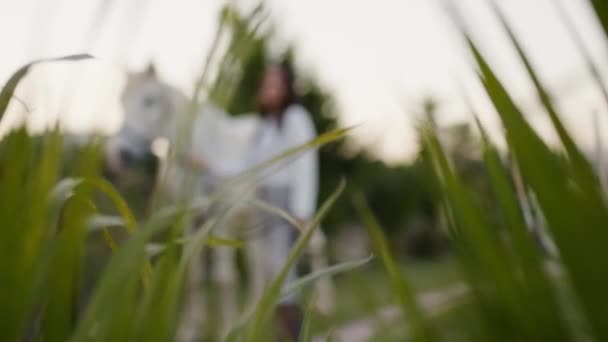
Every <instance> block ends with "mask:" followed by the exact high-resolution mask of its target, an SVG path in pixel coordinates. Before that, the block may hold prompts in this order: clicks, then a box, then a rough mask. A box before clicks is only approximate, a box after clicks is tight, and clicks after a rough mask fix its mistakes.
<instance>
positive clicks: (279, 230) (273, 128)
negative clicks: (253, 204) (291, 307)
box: [211, 105, 319, 303]
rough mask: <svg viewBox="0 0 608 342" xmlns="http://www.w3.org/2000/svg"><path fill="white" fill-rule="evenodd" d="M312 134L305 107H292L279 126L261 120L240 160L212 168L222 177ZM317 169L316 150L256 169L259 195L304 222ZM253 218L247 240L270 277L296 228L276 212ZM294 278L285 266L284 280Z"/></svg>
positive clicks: (314, 189) (284, 256)
mask: <svg viewBox="0 0 608 342" xmlns="http://www.w3.org/2000/svg"><path fill="white" fill-rule="evenodd" d="M315 137H316V131H315V128H314V124H313V122H312V119H311V117H310V114H309V113H308V112H307V111H306V109H304V107H302V106H299V105H292V106H290V107H288V108H287V109H286V110H285V113H284V114H283V118H282V122H281V123H280V124H279V123H278V122H277V121H276V120H274V119H271V118H264V119H262V120H260V122H259V123H258V126H257V128H256V131H255V133H254V134H253V135H252V137H251V138H250V140H251V141H250V145H249V147H248V149H247V153H246V158H243V159H242V160H241V161H240V162H235V161H234V160H229V159H226V160H224V162H223V163H215V165H214V167H215V168H214V169H212V170H211V171H212V172H213V173H215V174H217V175H222V176H229V175H236V174H239V173H241V172H245V171H246V170H248V169H249V168H251V167H253V166H256V165H259V164H261V163H264V162H265V161H268V160H270V159H272V158H274V157H276V156H278V155H280V154H281V153H283V152H285V151H286V150H288V149H290V148H293V147H297V146H300V145H303V144H305V143H307V142H309V141H311V140H313V139H314V138H315ZM318 172H319V169H318V155H317V150H316V149H311V150H307V151H306V152H304V153H299V154H297V155H295V156H294V157H290V158H286V159H285V160H283V161H280V162H279V163H277V164H276V165H274V166H272V167H270V168H268V169H266V170H264V171H263V172H261V173H260V175H259V178H258V179H257V180H256V181H257V185H258V195H259V198H260V199H262V200H264V201H265V202H267V203H269V204H271V205H273V206H276V207H279V208H281V209H283V210H285V211H287V212H288V213H289V214H291V215H293V216H294V217H295V218H297V219H300V220H309V219H311V218H312V217H313V215H314V213H315V210H316V200H317V193H318ZM258 217H259V218H260V222H259V223H260V224H261V229H257V230H256V231H257V233H256V234H255V235H254V238H253V239H252V240H253V241H250V243H251V244H255V245H257V246H260V247H258V248H262V249H264V250H263V251H261V253H256V254H257V255H261V256H262V257H263V258H264V260H260V261H259V262H260V264H261V265H264V269H265V272H264V273H265V276H266V279H268V280H270V279H272V278H273V277H274V276H276V275H277V274H278V273H279V272H280V270H281V267H282V266H283V264H284V263H285V261H286V260H287V257H288V255H289V251H290V249H291V247H292V245H293V242H294V238H295V237H296V234H295V233H296V232H295V229H294V227H292V226H291V225H290V224H289V223H288V222H287V221H285V220H283V219H281V218H279V217H277V216H276V215H271V214H268V213H260V215H259V216H258ZM296 279H297V273H296V270H295V268H294V269H292V270H290V272H289V274H288V276H287V281H286V283H289V282H292V281H294V280H296ZM295 300H297V295H291V296H289V297H287V298H284V299H283V300H282V303H290V302H294V301H295Z"/></svg>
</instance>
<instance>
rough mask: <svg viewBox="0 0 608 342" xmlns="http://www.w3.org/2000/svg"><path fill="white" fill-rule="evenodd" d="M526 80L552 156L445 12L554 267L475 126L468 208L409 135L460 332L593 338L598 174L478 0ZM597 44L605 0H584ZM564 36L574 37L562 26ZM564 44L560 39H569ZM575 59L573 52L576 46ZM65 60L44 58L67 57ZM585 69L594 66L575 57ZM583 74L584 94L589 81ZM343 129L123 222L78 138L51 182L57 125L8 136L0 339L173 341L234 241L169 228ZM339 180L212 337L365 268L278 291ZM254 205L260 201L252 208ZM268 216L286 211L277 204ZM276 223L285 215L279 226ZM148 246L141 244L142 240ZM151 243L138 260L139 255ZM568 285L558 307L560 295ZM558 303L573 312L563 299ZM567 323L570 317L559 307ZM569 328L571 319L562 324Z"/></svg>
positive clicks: (377, 234) (495, 337) (262, 334)
mask: <svg viewBox="0 0 608 342" xmlns="http://www.w3.org/2000/svg"><path fill="white" fill-rule="evenodd" d="M489 4H490V6H491V8H492V9H493V10H494V13H495V15H496V19H497V20H498V21H499V22H500V23H501V25H502V27H503V28H504V31H505V33H506V35H507V36H508V38H509V39H510V42H511V43H512V46H513V48H514V50H515V51H516V52H517V55H518V57H519V59H520V61H521V63H522V67H523V69H524V70H525V71H526V72H527V75H528V76H529V78H530V82H531V84H532V85H533V86H534V89H535V91H536V93H537V95H538V99H539V102H540V103H541V104H542V105H543V108H544V110H545V112H546V113H547V115H548V116H549V119H550V122H551V124H552V125H553V127H554V129H555V130H556V132H557V134H558V137H559V139H560V142H561V144H562V147H563V150H562V151H560V152H555V151H553V150H552V149H551V148H550V147H549V146H548V145H547V144H546V142H544V141H543V140H542V139H541V138H540V137H539V135H538V134H537V133H536V132H535V131H534V130H533V129H532V127H531V125H530V124H529V123H528V121H527V119H526V114H525V113H524V112H523V111H522V110H521V109H520V108H519V107H518V106H517V105H516V104H515V101H513V99H512V97H511V96H510V94H509V93H508V91H507V90H506V89H505V87H504V86H503V85H502V83H501V81H500V79H499V78H498V77H497V76H496V73H495V71H494V69H493V68H492V66H491V64H490V62H489V61H488V60H487V59H486V57H485V55H484V54H483V53H482V52H481V51H480V50H479V49H478V47H477V44H476V43H475V41H474V40H473V39H472V38H471V35H470V34H469V33H468V31H467V29H466V28H465V26H464V25H463V24H462V21H461V19H460V17H459V16H458V14H457V13H455V12H450V13H451V15H452V17H453V18H454V19H455V22H456V27H457V29H458V30H459V31H460V32H461V34H462V37H463V39H464V42H465V43H466V46H467V49H469V51H470V53H471V56H472V61H473V64H474V66H475V68H476V70H477V72H478V75H479V81H480V83H481V85H482V86H483V88H484V89H485V92H486V94H487V96H488V98H489V100H490V101H491V103H492V104H493V105H494V107H495V109H496V112H497V113H498V116H499V118H500V120H501V123H502V125H503V128H504V131H505V134H506V139H507V142H508V147H509V154H510V155H512V156H513V158H514V161H515V162H516V165H517V166H518V167H519V170H520V172H521V175H522V178H523V181H524V185H525V187H526V188H527V189H528V190H530V191H531V192H533V193H534V194H535V195H536V197H537V198H538V203H539V206H540V209H541V210H542V213H543V215H544V216H545V217H546V221H547V228H548V229H549V231H550V234H551V236H552V237H553V239H554V240H555V243H556V245H557V247H558V249H559V252H560V256H559V259H558V260H557V262H558V263H559V264H560V265H561V266H562V267H563V269H564V270H565V271H566V277H564V278H560V277H558V276H555V275H553V274H552V273H550V272H548V271H547V270H546V267H545V265H546V262H545V261H546V260H545V258H544V256H543V255H542V254H541V253H540V251H539V250H538V248H537V246H536V245H535V242H534V239H533V237H532V236H531V234H530V232H529V230H528V228H527V226H526V222H525V220H524V217H523V215H522V211H521V208H520V204H519V202H518V199H517V196H516V193H515V190H514V186H513V184H512V183H511V181H510V179H509V177H508V167H506V166H505V165H504V164H503V162H502V159H501V156H500V153H499V151H498V150H497V148H496V147H495V146H494V145H493V144H492V142H491V141H490V139H488V137H487V135H486V133H485V130H484V127H483V126H482V125H481V124H479V123H478V126H479V130H480V133H481V137H482V139H481V142H480V144H481V145H482V147H483V159H484V163H485V167H486V172H487V173H488V175H489V176H490V179H491V183H492V187H493V191H494V196H493V198H484V199H480V198H479V197H478V195H477V194H476V193H474V192H473V190H472V189H470V188H469V187H468V186H467V185H466V184H465V182H464V181H463V180H462V179H461V177H460V176H459V173H458V170H455V168H454V167H453V165H452V164H451V162H450V159H449V156H447V155H446V153H445V151H444V149H443V148H442V145H441V142H440V137H438V136H437V132H436V131H434V128H433V126H431V125H429V126H427V127H424V128H423V129H422V131H421V134H422V135H423V138H424V139H423V141H424V143H425V144H426V148H427V150H428V151H429V156H430V159H431V162H432V165H433V170H434V172H435V176H436V178H437V181H438V184H440V187H441V189H442V196H443V197H442V198H443V204H444V207H443V208H444V214H445V216H446V217H447V222H448V226H449V232H448V233H449V236H450V238H451V241H452V244H453V247H454V250H455V253H456V256H457V259H458V261H459V265H460V267H461V269H462V270H463V271H464V272H463V273H464V274H465V275H466V282H467V284H468V286H469V287H470V288H471V290H472V291H471V293H472V295H471V296H470V298H468V304H470V307H471V308H472V309H473V310H475V311H477V312H478V313H480V315H477V316H475V317H479V320H476V321H474V322H469V324H471V325H470V326H467V325H465V326H463V327H462V329H463V330H467V329H472V327H473V326H475V327H476V329H478V328H479V327H481V329H480V330H481V334H482V335H483V337H484V339H485V340H489V341H503V340H504V341H514V340H517V341H519V340H524V341H545V340H550V341H566V340H581V339H586V340H593V341H604V340H608V324H607V323H608V301H606V300H605V295H606V294H605V291H606V289H608V276H607V275H606V274H605V273H604V270H605V269H608V248H606V246H608V231H607V230H606V227H605V225H606V222H608V205H607V203H606V201H605V198H604V193H602V191H601V187H600V183H599V181H598V177H597V175H596V173H595V171H594V170H593V168H592V167H591V163H589V161H587V160H586V159H585V157H584V156H583V154H582V153H581V151H580V148H579V147H578V145H577V144H576V143H575V141H574V139H573V138H572V136H571V135H570V133H569V132H568V130H567V128H566V127H565V125H564V124H563V123H562V120H561V118H560V113H559V112H558V109H557V107H556V106H555V104H554V102H553V100H552V98H551V96H550V94H549V92H548V91H547V88H546V87H545V85H544V84H543V82H542V80H541V78H540V77H539V76H538V75H537V72H536V69H535V67H534V66H533V65H532V63H531V62H530V60H529V58H528V57H527V53H526V51H525V50H524V49H523V48H522V47H521V44H520V43H519V40H518V38H517V37H516V35H515V34H514V33H513V32H512V30H511V29H510V25H509V23H508V22H507V20H506V18H505V17H504V16H503V15H502V12H501V11H500V8H499V7H498V6H496V4H495V3H494V2H489ZM589 4H590V8H591V9H593V10H594V13H596V15H597V18H598V20H597V22H598V24H599V25H601V26H602V28H603V29H604V31H605V32H606V38H607V39H606V41H608V9H607V8H606V5H605V1H600V0H597V1H596V0H592V1H589ZM572 30H574V29H573V28H572ZM573 36H574V37H577V35H576V34H574V35H573ZM581 52H582V53H583V56H586V52H585V51H581ZM82 58H86V56H81V55H79V56H70V57H65V58H61V59H56V60H47V61H45V62H48V61H62V60H78V59H82ZM585 63H587V66H588V69H589V70H590V71H591V72H592V73H595V74H597V70H598V69H597V67H595V66H594V65H593V61H591V59H589V58H586V60H585ZM31 65H32V64H28V65H26V66H24V67H23V68H21V69H19V70H18V71H17V72H16V73H15V74H14V75H13V76H12V77H11V78H10V79H9V81H8V82H7V84H6V85H5V86H4V88H3V89H2V92H0V120H1V119H2V117H3V114H4V112H5V111H6V108H7V107H8V103H9V101H10V100H11V98H12V96H13V93H14V91H15V89H16V87H17V85H18V83H19V81H20V80H21V79H22V78H23V77H24V76H25V75H26V74H27V72H28V70H29V68H30V67H31ZM597 76H598V75H594V77H596V82H599V83H598V87H599V88H600V89H599V90H600V91H605V90H604V89H603V88H602V86H601V78H600V77H597ZM346 133H347V130H339V131H336V132H329V133H327V134H324V135H322V136H320V137H319V138H317V139H315V140H314V141H312V142H310V143H308V144H305V145H303V146H300V147H297V148H294V149H292V150H290V151H287V152H286V153H285V154H283V155H281V156H279V157H277V158H276V159H273V160H271V161H268V162H267V163H264V164H262V165H260V166H258V167H256V168H254V169H253V170H251V171H250V172H248V173H246V174H244V175H242V176H241V177H239V178H237V179H235V180H233V181H232V182H229V183H227V184H226V185H225V186H224V187H222V188H221V189H220V190H219V191H218V193H217V194H216V195H214V196H211V198H210V199H209V201H208V202H205V203H202V204H192V203H181V204H179V205H174V206H169V207H163V208H161V209H159V210H158V211H156V212H154V213H153V214H152V215H151V216H150V217H148V218H146V219H145V220H144V221H143V222H137V221H136V219H135V218H134V215H133V214H132V213H131V211H130V209H129V207H128V205H127V204H126V202H125V201H124V199H123V198H122V197H121V196H120V195H119V194H118V193H117V192H116V190H115V189H113V187H112V186H111V185H110V184H109V183H107V182H105V181H103V180H100V178H99V177H100V175H99V170H100V166H99V165H100V162H101V154H100V146H99V145H97V144H91V145H90V146H88V147H86V148H85V149H84V150H83V152H82V153H81V154H80V155H79V157H78V160H77V161H76V165H75V167H74V169H73V171H72V174H70V175H68V176H69V177H70V178H64V176H63V175H61V174H60V172H59V170H60V167H61V165H60V163H61V156H62V149H63V141H62V135H61V133H60V132H59V131H58V130H53V131H51V132H49V133H48V134H47V135H46V136H45V138H44V141H43V144H42V145H37V144H35V143H34V141H33V140H32V138H31V137H29V136H28V134H27V132H26V131H25V129H18V130H14V131H13V132H11V133H9V134H8V135H7V136H6V137H5V138H4V139H3V140H2V141H1V142H0V225H1V227H0V284H1V287H0V303H1V307H0V340H1V341H20V340H23V339H30V340H44V341H65V340H72V341H85V340H86V341H89V340H91V341H157V340H158V341H170V340H174V339H175V335H176V329H177V326H178V320H179V313H180V309H181V300H180V299H181V298H180V297H181V289H182V287H183V285H184V284H183V282H184V278H185V272H186V271H187V265H188V263H189V262H190V260H191V259H192V258H193V257H194V256H195V255H197V254H198V253H200V251H201V249H203V248H207V247H209V246H214V245H222V246H233V247H235V246H236V247H238V246H239V245H240V243H239V242H234V241H223V240H221V239H216V238H214V237H213V235H212V233H213V229H214V228H215V226H216V225H217V222H218V221H221V220H222V219H223V218H224V217H225V216H226V215H230V214H231V208H232V206H231V205H224V206H222V208H224V210H222V211H221V212H220V213H218V214H216V216H213V217H210V218H209V219H208V220H207V221H206V222H205V224H203V226H201V227H200V228H199V229H197V230H195V231H194V233H193V234H192V235H191V236H188V237H186V238H183V233H184V231H185V229H186V227H188V226H189V225H191V224H192V222H193V216H194V214H195V213H197V212H198V211H199V210H202V209H204V208H205V207H207V206H209V205H211V204H213V203H215V202H218V201H220V202H221V201H222V200H223V191H224V190H225V189H228V188H230V187H232V186H235V184H239V183H240V182H242V181H244V180H249V179H251V177H254V176H255V175H257V174H259V172H261V171H262V170H264V169H265V168H267V167H269V166H271V165H273V164H275V163H278V162H280V161H282V160H284V159H286V158H289V157H292V156H293V155H295V154H298V153H302V152H303V151H306V150H307V149H310V148H315V147H319V146H321V145H323V144H326V143H330V142H331V141H334V140H336V139H339V138H341V137H342V136H343V135H345V134H346ZM344 186H345V185H344V184H341V185H340V187H339V188H338V189H337V190H336V192H335V194H334V195H333V196H331V197H330V198H329V199H328V201H327V202H326V203H325V204H324V205H323V206H322V208H321V210H320V211H319V213H318V215H317V216H316V218H315V220H314V222H312V223H311V225H309V226H307V227H301V228H302V234H301V235H300V238H299V240H298V241H297V243H296V245H295V246H294V248H293V250H292V252H291V254H290V256H289V258H288V260H286V262H285V265H284V267H283V270H282V272H281V273H280V274H279V275H278V276H277V277H276V278H275V279H274V280H273V281H272V282H271V283H270V285H269V287H268V288H267V290H266V292H265V293H264V295H263V296H262V298H261V299H260V300H259V302H258V303H257V305H256V306H255V307H253V308H251V310H250V311H247V312H244V313H243V314H242V317H241V319H240V320H239V321H237V322H234V327H233V329H232V330H231V331H230V332H229V334H228V335H227V336H226V339H227V340H244V341H262V340H266V339H267V332H268V329H266V327H267V326H268V323H269V320H270V317H271V313H272V309H273V307H274V305H275V304H276V302H277V301H278V300H279V299H280V297H281V296H282V295H285V294H286V292H289V291H295V290H298V289H300V288H302V287H304V286H306V285H308V284H310V283H312V282H314V281H315V280H316V279H318V277H321V276H324V275H327V274H334V273H338V272H343V271H346V270H349V269H352V268H354V267H358V266H360V265H362V264H363V263H365V262H366V260H362V261H355V262H350V263H345V264H342V265H337V266H333V267H331V268H328V269H326V270H323V271H321V272H318V273H317V274H313V275H311V276H309V277H306V278H304V279H302V280H301V281H299V282H298V283H295V284H291V286H289V287H288V288H287V290H285V291H286V292H283V293H282V292H281V291H280V289H281V287H282V286H281V285H282V283H283V282H284V281H285V275H286V272H287V270H288V269H289V268H290V267H291V266H293V264H294V263H295V261H296V260H297V258H298V256H299V255H300V254H301V253H302V251H303V249H304V247H305V246H306V244H307V242H308V240H309V239H310V238H311V236H312V234H314V232H315V229H317V227H318V223H319V222H320V220H321V219H322V218H323V215H324V214H326V213H327V211H328V210H330V208H331V205H332V203H333V202H334V201H335V200H336V198H337V197H338V196H339V195H340V194H341V192H342V190H343V189H344ZM99 192H102V193H103V194H104V195H105V196H107V197H108V198H109V199H110V200H111V201H112V203H114V205H115V206H116V209H117V212H118V213H119V215H120V217H108V216H107V215H102V213H100V212H99V211H98V208H97V206H96V200H97V197H96V196H95V194H97V193H99ZM482 200H483V201H494V202H495V203H496V204H497V207H498V208H499V211H500V215H501V221H500V224H499V225H498V226H497V225H496V224H495V221H493V220H491V219H490V218H489V217H488V214H487V212H486V210H485V207H484V204H483V203H482ZM356 203H357V207H358V208H359V211H360V213H361V215H362V219H363V222H364V223H365V224H366V225H367V227H368V228H369V232H370V235H371V237H372V241H373V243H374V247H375V248H376V252H377V254H378V255H379V256H380V259H381V261H382V263H383V265H384V266H385V269H386V271H387V273H388V275H389V279H390V282H391V289H392V291H393V292H394V295H395V296H396V297H397V300H398V303H399V304H400V305H399V306H400V308H401V309H402V313H403V319H404V322H403V323H404V325H405V323H407V325H408V326H409V327H410V328H411V329H410V332H411V334H410V338H411V339H415V340H424V341H434V340H438V339H440V334H438V332H437V331H436V330H435V325H434V324H433V322H432V320H431V318H429V317H428V316H427V315H426V314H425V313H424V312H423V310H422V309H421V308H420V306H419V303H418V302H417V299H416V296H415V295H414V292H413V290H412V289H411V286H410V285H409V282H408V279H407V277H406V276H405V275H404V273H403V272H402V270H401V269H400V267H399V266H398V264H397V263H396V261H395V259H394V257H393V256H392V254H391V253H390V251H389V247H388V244H387V242H386V238H385V237H384V236H383V233H382V231H381V229H380V227H379V225H378V223H377V220H376V219H375V218H374V215H373V213H372V212H371V211H370V210H369V208H368V207H367V206H366V204H365V202H364V201H363V200H361V199H358V200H357V202H356ZM260 206H261V207H263V206H264V205H263V204H260ZM266 209H267V210H270V211H273V210H275V211H276V213H277V214H279V215H287V214H286V213H284V212H281V211H280V210H278V209H273V208H266ZM287 218H288V219H290V220H292V221H294V222H295V220H293V218H289V217H287ZM106 223H107V224H110V223H111V224H112V225H119V226H122V227H124V228H125V230H126V231H127V232H128V235H129V237H128V239H126V240H125V241H122V242H118V241H117V240H116V239H114V237H113V236H112V235H111V234H110V231H109V230H107V229H103V228H104V226H105V224H106ZM100 226H101V228H102V230H103V234H104V236H105V238H106V240H107V241H108V244H109V246H110V247H111V248H112V249H113V252H112V255H111V257H110V260H109V262H108V264H107V265H106V266H105V267H104V268H103V269H102V270H99V277H98V279H97V281H96V284H95V288H94V290H93V291H92V294H91V295H90V299H88V301H87V303H86V305H84V306H85V309H84V312H79V310H78V307H80V306H82V305H81V304H82V303H81V300H82V296H81V292H82V281H83V264H84V262H85V259H86V255H87V247H88V246H87V243H86V240H87V236H88V235H90V234H93V233H94V232H95V231H97V230H98V228H99V227H100ZM152 240H154V241H155V244H152V243H151V242H152ZM153 245H154V246H157V247H158V245H160V248H157V249H156V250H155V251H156V252H155V253H154V254H153V256H152V257H150V253H149V250H150V247H151V246H153ZM562 285H565V286H566V287H570V288H571V292H568V293H569V294H571V295H572V297H573V298H572V300H571V301H565V300H564V291H563V286H562ZM571 302H574V304H573V305H570V304H568V303H571ZM573 312H574V313H575V314H576V315H578V317H577V321H576V322H574V321H573V320H572V313H573ZM310 315H311V313H310V312H308V313H307V315H306V316H307V318H306V322H307V323H306V324H305V328H304V332H305V336H303V340H308V339H309V337H310V335H311V331H310V320H311V317H310ZM578 322H581V323H580V324H578Z"/></svg>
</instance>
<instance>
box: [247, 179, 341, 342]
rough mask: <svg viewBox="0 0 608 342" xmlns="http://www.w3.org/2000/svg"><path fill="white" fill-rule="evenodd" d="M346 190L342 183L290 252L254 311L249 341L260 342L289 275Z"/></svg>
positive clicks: (248, 332) (248, 330)
mask: <svg viewBox="0 0 608 342" xmlns="http://www.w3.org/2000/svg"><path fill="white" fill-rule="evenodd" d="M344 188H345V182H344V181H342V182H341V183H340V185H339V186H338V188H337V189H336V190H335V191H334V193H333V194H332V195H331V196H330V197H329V198H328V199H327V200H326V201H325V203H323V205H322V206H321V209H320V210H319V212H318V213H317V214H316V215H315V217H314V219H313V220H312V222H311V223H310V224H309V225H308V226H307V227H306V229H305V231H304V232H303V233H302V234H301V235H300V236H299V238H298V240H297V241H296V243H295V245H294V246H293V248H292V249H291V251H290V252H289V256H288V257H287V260H286V262H285V264H284V265H283V267H282V269H281V271H280V272H279V274H278V275H277V276H276V277H275V278H274V279H273V280H272V282H271V283H270V285H269V286H268V288H267V289H266V291H264V294H263V295H262V298H260V301H259V302H258V304H257V306H256V308H255V310H254V311H253V316H251V322H249V325H248V327H247V332H246V338H245V340H247V341H259V340H260V338H261V336H262V335H263V334H262V330H263V327H264V325H265V324H266V322H267V321H268V319H269V317H270V315H271V313H272V310H273V308H274V306H275V304H276V302H277V300H278V299H279V298H280V295H281V287H282V286H283V283H284V282H285V279H286V277H287V274H288V272H289V270H290V269H291V268H292V267H293V266H294V265H295V263H296V261H297V259H298V257H299V256H300V255H301V254H302V252H303V251H304V249H305V248H306V246H307V245H308V242H309V241H310V238H311V237H312V236H313V233H314V232H315V231H316V229H318V227H319V225H320V223H321V220H322V219H323V217H324V216H325V215H326V214H327V212H328V211H329V210H330V208H331V206H332V205H333V204H334V202H335V201H336V200H337V199H338V197H339V196H340V195H341V194H342V192H343V191H344Z"/></svg>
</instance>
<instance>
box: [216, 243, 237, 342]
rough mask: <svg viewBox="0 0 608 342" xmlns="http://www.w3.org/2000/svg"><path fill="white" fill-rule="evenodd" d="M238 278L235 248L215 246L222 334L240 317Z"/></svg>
mask: <svg viewBox="0 0 608 342" xmlns="http://www.w3.org/2000/svg"><path fill="white" fill-rule="evenodd" d="M237 278H238V275H237V273H236V258H235V252H234V249H233V248H232V247H222V246H220V247H215V248H213V282H214V284H215V285H216V288H218V290H219V292H220V305H221V308H220V310H221V313H222V314H221V320H222V322H221V329H222V331H221V334H222V335H221V336H224V334H225V333H226V332H228V330H229V328H230V327H231V325H232V323H234V322H235V321H236V320H237V318H238V317H237V316H238V301H237V280H238V279H237Z"/></svg>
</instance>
